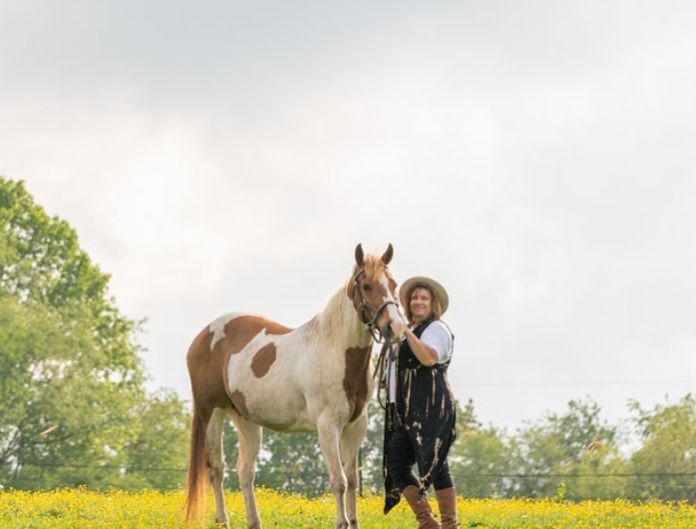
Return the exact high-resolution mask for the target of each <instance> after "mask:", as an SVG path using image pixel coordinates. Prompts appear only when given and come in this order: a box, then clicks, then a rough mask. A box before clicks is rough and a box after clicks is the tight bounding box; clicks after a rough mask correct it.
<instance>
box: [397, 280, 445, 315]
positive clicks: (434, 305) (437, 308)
mask: <svg viewBox="0 0 696 529" xmlns="http://www.w3.org/2000/svg"><path fill="white" fill-rule="evenodd" d="M418 288H422V289H424V290H427V291H428V292H430V304H431V307H430V308H431V309H432V313H433V319H434V320H439V319H440V318H441V317H442V304H441V303H440V300H439V299H438V298H437V296H436V295H435V293H434V292H433V289H432V288H430V285H428V284H427V283H416V284H415V285H413V286H412V287H411V288H410V290H409V291H408V296H406V299H408V305H407V306H405V307H404V313H405V314H406V318H408V321H409V322H410V321H411V296H413V293H414V292H415V291H416V289H418Z"/></svg>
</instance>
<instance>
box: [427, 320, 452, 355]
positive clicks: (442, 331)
mask: <svg viewBox="0 0 696 529" xmlns="http://www.w3.org/2000/svg"><path fill="white" fill-rule="evenodd" d="M420 339H421V340H422V341H423V342H425V343H426V344H428V345H429V346H430V347H432V348H433V349H435V351H436V352H437V363H438V364H444V363H445V362H447V361H448V360H449V359H450V357H451V356H452V335H451V334H450V332H449V331H448V330H447V327H445V326H444V325H443V324H442V323H440V322H439V321H434V322H432V323H431V324H430V325H428V326H427V327H426V329H425V330H424V331H423V334H421V337H420Z"/></svg>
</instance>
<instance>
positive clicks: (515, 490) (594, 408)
mask: <svg viewBox="0 0 696 529" xmlns="http://www.w3.org/2000/svg"><path fill="white" fill-rule="evenodd" d="M600 412H601V410H600V407H599V405H598V404H597V403H596V402H594V401H593V400H592V399H591V398H589V397H588V398H587V399H586V400H571V401H570V402H569V403H568V409H567V411H566V412H565V413H563V414H556V413H550V414H548V415H546V416H545V417H544V418H542V419H541V420H540V421H538V422H537V423H536V424H529V425H527V426H526V427H524V428H522V429H520V430H519V431H518V433H517V435H516V436H515V439H514V442H513V444H512V446H513V456H512V468H513V469H514V472H513V473H514V474H521V475H523V476H524V477H519V478H515V479H514V480H513V482H512V484H511V485H512V486H511V490H510V493H511V494H513V495H520V496H531V497H544V496H552V495H554V494H556V493H557V491H558V487H559V485H561V483H563V484H564V488H565V490H566V492H565V494H566V496H574V495H575V492H574V490H575V487H577V483H578V479H579V478H573V477H564V475H570V472H571V470H573V469H576V468H577V465H580V464H582V463H583V461H585V460H586V455H587V451H588V450H591V449H592V447H593V446H598V445H603V446H610V447H613V446H614V444H615V438H616V433H617V429H616V427H615V426H611V425H609V424H607V423H606V422H605V421H602V420H601V418H600ZM548 475H551V477H535V476H548Z"/></svg>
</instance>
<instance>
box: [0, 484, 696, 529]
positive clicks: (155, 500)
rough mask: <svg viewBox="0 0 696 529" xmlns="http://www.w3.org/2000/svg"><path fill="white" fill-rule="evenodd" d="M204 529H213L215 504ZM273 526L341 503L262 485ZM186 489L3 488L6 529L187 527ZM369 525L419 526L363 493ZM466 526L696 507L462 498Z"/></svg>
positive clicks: (614, 518) (610, 518) (534, 528)
mask: <svg viewBox="0 0 696 529" xmlns="http://www.w3.org/2000/svg"><path fill="white" fill-rule="evenodd" d="M208 500H209V501H208V509H207V515H206V517H205V520H204V522H203V523H202V524H201V525H200V527H205V528H213V527H215V524H214V523H213V518H214V515H213V505H212V501H210V500H211V498H210V497H208ZM257 500H258V507H259V511H260V513H261V519H262V521H263V524H264V527H265V528H266V529H272V528H279V529H285V528H287V529H300V528H308V529H318V528H332V527H333V519H334V502H333V499H332V498H331V497H329V496H325V497H322V498H317V499H307V498H304V497H302V496H292V495H286V494H280V493H277V492H273V491H270V490H258V491H257ZM183 504H184V496H183V493H181V492H170V493H160V492H138V493H128V492H122V491H111V492H91V491H86V490H59V491H53V492H35V493H31V492H18V491H10V492H0V529H6V528H7V529H9V528H12V529H29V528H32V529H33V528H37V529H38V528H41V529H59V528H60V529H63V528H64V529H68V528H70V529H77V528H94V529H97V528H99V529H136V528H138V529H140V528H142V529H150V528H153V529H154V528H163V529H164V528H166V529H172V528H183V524H182V521H181V517H182V509H183ZM358 509H359V515H360V521H361V523H360V525H361V527H362V528H363V529H378V528H379V529H408V528H409V527H415V523H414V522H413V520H412V515H411V513H410V512H408V511H407V508H406V507H405V506H404V505H403V502H402V504H400V505H399V506H398V507H397V508H396V509H394V511H392V512H391V513H390V514H389V516H387V517H385V516H383V515H382V498H381V497H376V496H373V497H365V498H361V499H360V501H359V505H358ZM227 511H228V513H229V514H230V523H231V527H232V528H234V529H242V528H244V527H246V525H245V523H244V505H243V501H242V497H241V495H240V494H239V493H237V492H234V493H229V494H228V495H227ZM459 513H460V523H461V528H462V529H466V528H469V527H471V528H478V529H507V528H510V529H518V528H523V529H565V528H569V529H570V528H573V529H576V528H577V529H584V528H587V529H589V528H592V529H599V528H602V529H619V528H621V529H623V528H626V529H694V528H696V506H693V505H686V504H678V505H671V504H666V503H640V504H638V503H629V502H624V501H612V502H582V503H577V504H576V503H564V502H557V501H552V500H543V501H539V500H535V501H532V500H465V499H462V498H460V500H459Z"/></svg>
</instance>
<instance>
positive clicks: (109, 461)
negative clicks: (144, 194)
mask: <svg viewBox="0 0 696 529" xmlns="http://www.w3.org/2000/svg"><path fill="white" fill-rule="evenodd" d="M107 289H108V276H107V275H105V274H103V273H102V272H101V271H100V270H99V269H98V267H97V266H95V265H94V264H93V263H92V262H91V261H90V259H89V257H88V256H87V254H86V253H85V252H84V251H83V250H82V249H81V248H80V247H79V245H78V241H77V235H76V233H75V231H74V230H73V229H72V228H70V226H68V224H67V223H65V222H64V221H61V220H60V219H58V218H55V217H54V218H51V217H49V216H48V215H46V213H45V212H44V210H43V209H42V208H41V207H40V206H38V205H36V204H35V203H34V201H33V199H32V198H31V196H30V195H29V193H27V191H26V190H25V188H24V186H23V184H22V183H21V182H13V181H9V180H6V179H4V178H0V482H1V483H3V484H6V485H9V486H13V487H22V488H46V487H57V486H72V485H82V484H84V485H87V486H90V487H105V486H116V485H120V484H123V483H124V476H127V477H128V479H129V480H130V482H133V479H132V478H133V476H128V465H129V464H130V461H129V460H130V459H132V458H135V457H137V456H136V455H137V453H138V449H137V448H136V447H138V446H141V447H142V445H139V444H138V440H139V439H143V438H153V437H155V433H154V432H148V429H152V428H155V429H156V428H157V427H156V422H155V421H153V422H147V421H143V414H147V413H150V412H152V411H153V409H154V408H152V407H156V406H157V404H158V400H157V399H154V400H151V401H150V398H149V397H148V395H147V394H146V392H145V389H144V384H143V380H144V374H143V369H142V366H141V362H140V360H139V357H138V351H139V348H138V345H137V343H136V341H135V333H136V331H137V328H138V326H137V323H136V322H134V321H132V320H129V319H127V318H125V317H124V316H122V315H121V314H120V313H119V311H118V309H117V307H116V304H115V302H114V300H113V299H112V298H110V297H109V296H108V290H107ZM166 402H167V405H168V406H169V407H168V411H170V412H172V411H174V409H175V408H177V403H176V402H175V400H172V398H169V399H168V400H166ZM148 406H150V407H148ZM177 409H178V410H179V415H180V414H181V413H183V412H182V410H183V407H182V405H181V403H180V402H178V408H177ZM168 435H171V436H172V437H171V438H170V439H169V443H168V444H169V445H173V446H177V443H180V441H177V440H174V436H179V437H181V438H183V439H185V435H186V434H185V429H182V428H178V427H176V428H170V429H169V430H168ZM184 442H185V441H184ZM152 456H153V458H152V459H151V460H150V462H149V466H162V465H160V464H159V462H160V461H162V457H165V454H160V453H157V454H154V453H153V454H152ZM180 465H181V463H179V465H178V466H180ZM141 472H143V473H144V471H141ZM179 481H181V480H180V479H179ZM144 483H149V484H150V485H154V483H153V482H151V481H149V478H144ZM159 484H160V485H162V482H161V481H160V482H159Z"/></svg>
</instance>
